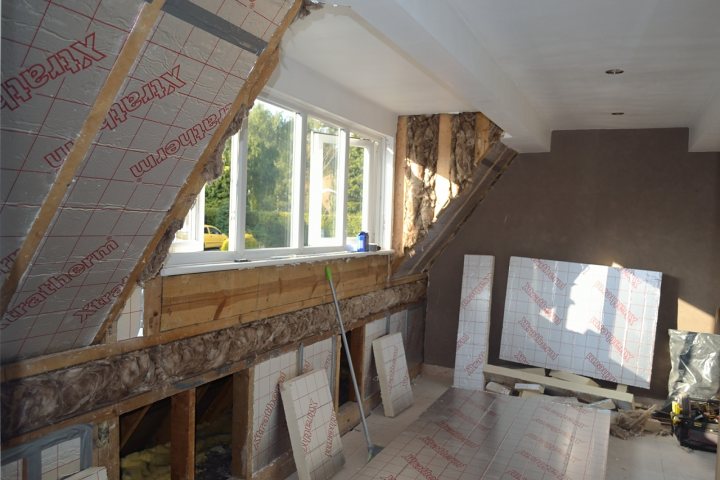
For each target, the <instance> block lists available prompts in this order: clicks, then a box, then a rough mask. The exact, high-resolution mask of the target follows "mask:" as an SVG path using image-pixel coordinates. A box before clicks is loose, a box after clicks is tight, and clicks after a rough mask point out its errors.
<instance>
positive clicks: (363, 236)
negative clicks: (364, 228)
mask: <svg viewBox="0 0 720 480" xmlns="http://www.w3.org/2000/svg"><path fill="white" fill-rule="evenodd" d="M369 237H370V236H369V235H368V233H367V232H360V233H358V236H357V243H358V246H357V251H358V252H367V251H368V242H369V241H370V238H369Z"/></svg>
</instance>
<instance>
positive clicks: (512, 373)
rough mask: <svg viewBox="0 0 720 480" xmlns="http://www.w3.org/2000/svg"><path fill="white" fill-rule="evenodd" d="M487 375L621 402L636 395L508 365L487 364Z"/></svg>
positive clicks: (628, 400)
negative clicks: (529, 371)
mask: <svg viewBox="0 0 720 480" xmlns="http://www.w3.org/2000/svg"><path fill="white" fill-rule="evenodd" d="M483 370H484V371H485V373H486V374H487V375H500V376H503V377H509V378H514V379H517V380H523V381H524V382H527V383H539V384H540V385H545V386H546V387H554V388H561V389H563V390H569V391H572V392H578V393H587V394H589V395H595V396H598V397H603V398H611V399H613V400H618V401H621V402H629V403H630V404H632V402H633V399H634V396H633V394H632V393H627V392H620V391H618V390H611V389H609V388H600V387H593V386H592V385H586V384H582V383H574V382H567V381H565V380H560V379H557V378H553V377H544V376H542V375H537V374H534V373H528V372H525V371H523V370H517V369H513V368H507V367H499V366H496V365H485V367H484V368H483Z"/></svg>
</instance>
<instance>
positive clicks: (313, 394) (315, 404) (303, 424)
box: [280, 370, 345, 480]
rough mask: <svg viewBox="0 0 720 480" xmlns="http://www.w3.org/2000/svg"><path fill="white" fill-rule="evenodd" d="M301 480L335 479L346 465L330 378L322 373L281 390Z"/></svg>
mask: <svg viewBox="0 0 720 480" xmlns="http://www.w3.org/2000/svg"><path fill="white" fill-rule="evenodd" d="M280 391H281V392H282V400H283V408H284V409H285V417H286V418H287V426H288V430H289V431H290V441H291V443H292V449H293V457H294V458H295V466H296V467H297V472H298V478H299V479H300V480H326V479H330V478H332V477H333V476H334V475H335V474H336V473H337V472H338V471H339V470H340V469H341V468H342V466H343V464H344V463H345V457H344V455H343V450H342V443H341V441H340V434H339V430H338V423H337V418H336V417H335V407H334V406H333V401H332V398H331V396H330V387H329V385H328V382H327V377H326V376H325V375H323V372H322V371H320V370H315V371H312V372H310V373H306V374H303V375H300V376H299V377H296V378H293V379H292V380H287V381H286V382H284V383H283V384H282V386H281V387H280Z"/></svg>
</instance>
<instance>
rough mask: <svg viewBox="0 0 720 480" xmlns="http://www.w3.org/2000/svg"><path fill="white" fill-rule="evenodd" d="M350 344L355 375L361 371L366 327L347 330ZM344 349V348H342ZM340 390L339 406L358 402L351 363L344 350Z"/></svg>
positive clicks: (341, 356) (341, 358)
mask: <svg viewBox="0 0 720 480" xmlns="http://www.w3.org/2000/svg"><path fill="white" fill-rule="evenodd" d="M346 335H347V341H348V345H349V346H350V355H351V356H352V359H353V364H354V366H355V375H357V374H358V373H360V367H361V365H362V364H361V363H359V362H361V360H362V353H363V352H362V340H363V335H364V327H359V328H356V329H354V330H348V331H347V332H346ZM341 350H342V348H341ZM356 352H357V353H356ZM339 377H340V378H339V380H338V381H339V384H340V386H339V392H338V406H339V407H342V406H343V405H345V404H346V403H348V402H356V401H357V398H356V397H355V389H354V388H353V384H352V378H351V377H350V365H349V364H348V360H347V355H346V354H345V352H344V351H341V354H340V372H339Z"/></svg>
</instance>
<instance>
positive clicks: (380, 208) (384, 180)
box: [162, 95, 394, 275]
mask: <svg viewBox="0 0 720 480" xmlns="http://www.w3.org/2000/svg"><path fill="white" fill-rule="evenodd" d="M260 100H261V101H263V102H266V103H269V104H271V105H273V106H276V107H279V108H282V109H284V110H288V111H291V112H294V113H295V122H294V132H293V166H292V180H291V181H292V206H291V219H292V224H291V228H290V246H288V247H284V248H258V249H246V248H245V213H246V194H245V193H246V192H247V175H246V171H247V141H248V138H247V135H248V129H247V123H246V125H245V127H244V128H243V129H242V130H241V131H240V132H238V133H237V134H236V135H234V136H233V137H232V139H231V155H232V161H231V167H230V168H231V180H230V198H231V201H230V212H229V229H230V231H231V232H233V233H234V235H230V241H229V249H228V251H204V250H200V251H192V252H187V251H186V252H181V251H174V252H173V253H171V254H170V255H169V256H168V260H167V262H166V265H165V269H164V270H163V272H162V274H163V275H172V274H178V273H184V270H185V267H189V268H188V269H187V270H188V271H196V270H197V265H204V268H203V270H213V268H212V266H213V265H217V264H227V263H229V262H232V263H236V262H248V261H256V260H278V259H284V258H287V259H289V260H290V259H294V258H296V257H298V256H304V255H313V256H317V255H322V254H337V253H339V252H347V251H348V250H349V246H348V245H347V244H348V243H349V242H350V241H351V240H352V239H353V238H354V237H355V235H356V234H357V233H358V232H347V231H346V219H347V189H346V184H347V178H348V164H349V161H348V160H349V154H350V148H351V147H352V146H361V147H363V148H365V149H366V157H367V158H366V159H365V160H364V163H363V215H362V218H363V220H362V229H363V230H364V231H367V232H369V234H370V242H373V243H380V245H382V246H386V247H389V242H390V228H391V221H392V220H391V218H390V217H389V216H388V215H391V211H392V210H391V209H392V202H391V198H392V178H393V147H394V145H393V139H392V138H388V137H387V136H385V135H382V134H379V133H376V132H373V131H371V130H368V129H366V128H363V127H362V126H360V125H357V124H355V123H353V122H350V121H348V120H345V119H342V118H339V117H337V116H335V115H332V114H331V113H329V112H325V111H320V110H318V109H316V108H314V107H312V106H310V105H307V104H304V103H302V102H298V101H296V100H293V99H289V98H277V97H275V96H271V95H267V96H265V95H264V96H262V97H260ZM308 117H313V118H315V119H317V120H321V121H323V122H326V123H328V124H331V125H333V126H335V127H337V128H338V131H339V139H340V140H339V145H338V146H339V148H338V168H337V171H338V173H339V175H338V178H337V192H338V193H339V192H341V194H338V195H337V205H336V206H337V211H338V212H339V213H337V214H336V225H335V227H336V229H335V230H336V231H335V235H334V236H333V237H332V238H324V239H320V241H313V242H309V243H313V244H312V245H310V246H306V245H304V228H305V225H304V212H305V192H304V174H305V169H306V166H307V163H308V162H309V160H310V159H308V158H307V148H306V143H305V142H307V141H308V140H307V138H308V135H307V133H308ZM351 133H352V134H355V135H357V136H359V137H361V138H360V139H355V138H350V137H351ZM311 195H312V190H311ZM201 197H202V198H201ZM203 205H204V188H203V191H202V192H201V193H200V194H199V195H198V201H196V205H195V206H194V207H193V209H192V210H191V212H190V214H189V217H191V222H190V223H191V226H190V228H192V229H193V230H197V232H196V233H195V234H194V235H191V237H192V240H193V241H194V242H197V241H198V238H202V232H203V230H202V226H203V224H204V222H203V220H202V219H203V217H204V208H203ZM314 240H317V239H314ZM176 242H177V240H176ZM174 245H175V243H174Z"/></svg>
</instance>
